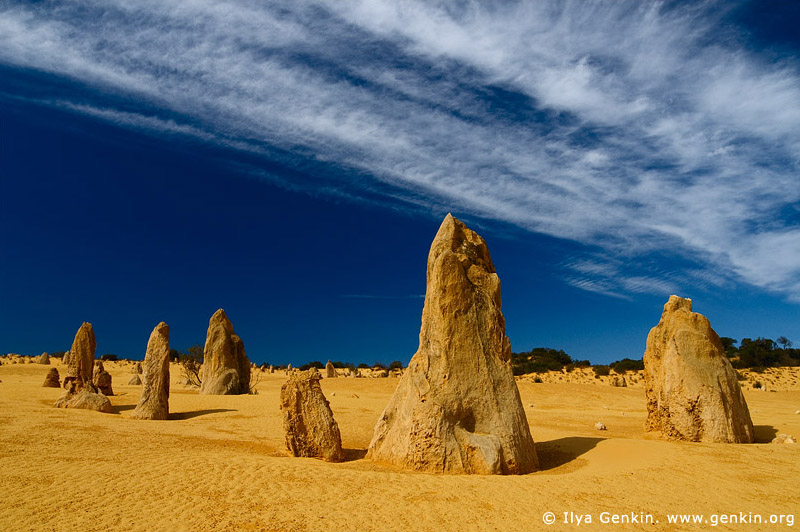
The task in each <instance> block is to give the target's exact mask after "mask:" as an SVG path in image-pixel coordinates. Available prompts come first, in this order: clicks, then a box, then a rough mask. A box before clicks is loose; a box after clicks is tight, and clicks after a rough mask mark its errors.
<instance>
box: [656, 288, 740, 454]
mask: <svg viewBox="0 0 800 532" xmlns="http://www.w3.org/2000/svg"><path fill="white" fill-rule="evenodd" d="M644 376H645V393H646V396H647V421H646V424H645V428H646V430H648V431H659V432H661V433H662V434H663V435H664V436H666V437H667V438H670V439H677V440H685V441H710V442H724V443H752V442H753V441H754V430H753V422H752V420H751V418H750V411H749V410H748V408H747V402H746V401H745V398H744V394H743V393H742V389H741V386H740V385H739V381H738V379H737V376H736V371H735V370H734V369H733V367H732V366H731V364H730V362H729V361H728V359H727V357H726V356H725V353H724V350H723V348H722V343H721V341H720V339H719V336H717V333H716V332H714V330H713V329H712V328H711V324H710V323H709V321H708V319H707V318H706V317H705V316H703V315H702V314H698V313H696V312H692V301H691V300H690V299H684V298H681V297H678V296H670V298H669V301H667V303H666V304H665V305H664V312H663V314H662V315H661V320H660V321H659V323H658V325H656V326H655V327H653V329H651V330H650V334H649V335H648V336H647V348H646V351H645V354H644Z"/></svg>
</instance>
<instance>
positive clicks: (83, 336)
mask: <svg viewBox="0 0 800 532" xmlns="http://www.w3.org/2000/svg"><path fill="white" fill-rule="evenodd" d="M95 349H97V341H96V340H95V337H94V330H93V329H92V324H91V323H88V322H84V323H83V325H81V326H80V328H79V329H78V332H77V333H75V340H73V342H72V348H70V350H69V364H68V365H67V374H66V375H65V376H64V388H66V389H67V390H70V389H72V391H73V393H77V392H78V391H80V390H81V389H83V387H84V386H86V385H87V384H91V383H92V373H93V370H94V352H95ZM64 358H67V356H66V355H65V356H64ZM73 383H74V386H73Z"/></svg>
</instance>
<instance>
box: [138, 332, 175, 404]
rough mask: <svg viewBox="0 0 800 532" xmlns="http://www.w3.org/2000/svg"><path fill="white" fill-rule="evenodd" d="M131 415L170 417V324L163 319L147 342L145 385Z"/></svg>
mask: <svg viewBox="0 0 800 532" xmlns="http://www.w3.org/2000/svg"><path fill="white" fill-rule="evenodd" d="M137 376H138V375H137ZM131 417H132V418H134V419H167V418H168V417H169V326H168V325H167V324H166V323H164V322H163V321H162V322H161V323H159V324H158V325H156V328H155V329H153V332H152V333H151V334H150V340H148V342H147V353H146V354H145V356H144V387H143V388H142V395H141V396H140V397H139V403H138V404H137V405H136V408H135V409H134V410H133V413H132V414H131Z"/></svg>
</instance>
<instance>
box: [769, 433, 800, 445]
mask: <svg viewBox="0 0 800 532" xmlns="http://www.w3.org/2000/svg"><path fill="white" fill-rule="evenodd" d="M772 443H797V440H795V439H794V438H793V437H792V436H791V435H790V434H783V433H781V434H778V435H777V436H775V438H773V439H772Z"/></svg>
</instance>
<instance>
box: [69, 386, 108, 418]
mask: <svg viewBox="0 0 800 532" xmlns="http://www.w3.org/2000/svg"><path fill="white" fill-rule="evenodd" d="M70 386H72V388H70V389H68V390H67V393H65V394H64V396H63V397H61V398H60V399H59V400H58V401H56V404H55V406H56V407H58V408H82V409H85V410H95V411H97V412H103V413H106V414H110V413H112V412H113V409H112V408H111V401H109V400H108V397H106V396H105V395H103V394H101V393H97V388H95V386H94V384H92V383H91V382H87V383H85V384H84V386H83V387H82V388H80V390H78V391H76V392H73V391H72V390H73V389H74V386H75V382H74V381H73V383H72V384H70Z"/></svg>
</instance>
